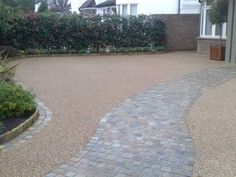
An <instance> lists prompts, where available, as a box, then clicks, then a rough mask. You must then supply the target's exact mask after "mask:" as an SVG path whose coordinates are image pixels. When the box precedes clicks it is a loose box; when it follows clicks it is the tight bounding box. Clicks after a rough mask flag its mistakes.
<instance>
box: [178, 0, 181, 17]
mask: <svg viewBox="0 0 236 177" xmlns="http://www.w3.org/2000/svg"><path fill="white" fill-rule="evenodd" d="M180 13H181V0H178V15H180Z"/></svg>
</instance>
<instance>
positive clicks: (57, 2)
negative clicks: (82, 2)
mask: <svg viewBox="0 0 236 177" xmlns="http://www.w3.org/2000/svg"><path fill="white" fill-rule="evenodd" d="M49 4H50V8H51V10H53V11H55V12H59V13H69V12H70V9H71V3H70V2H69V0H50V1H49Z"/></svg>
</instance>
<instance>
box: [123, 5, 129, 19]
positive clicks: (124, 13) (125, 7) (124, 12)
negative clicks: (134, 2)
mask: <svg viewBox="0 0 236 177" xmlns="http://www.w3.org/2000/svg"><path fill="white" fill-rule="evenodd" d="M127 15H128V6H127V4H124V5H122V16H127Z"/></svg>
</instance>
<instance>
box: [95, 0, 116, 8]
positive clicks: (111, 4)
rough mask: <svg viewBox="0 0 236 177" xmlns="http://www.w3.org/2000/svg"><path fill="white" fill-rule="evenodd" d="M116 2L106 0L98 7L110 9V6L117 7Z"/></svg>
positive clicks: (114, 0)
mask: <svg viewBox="0 0 236 177" xmlns="http://www.w3.org/2000/svg"><path fill="white" fill-rule="evenodd" d="M115 5H116V0H106V1H104V2H102V3H100V4H98V5H96V7H108V6H115Z"/></svg>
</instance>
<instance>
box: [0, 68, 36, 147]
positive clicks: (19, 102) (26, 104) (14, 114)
mask: <svg viewBox="0 0 236 177" xmlns="http://www.w3.org/2000/svg"><path fill="white" fill-rule="evenodd" d="M1 73H3V72H1ZM4 78H5V77H4ZM36 107H37V105H36V103H35V101H34V95H32V93H31V92H29V91H27V90H25V89H23V88H22V87H21V86H20V85H16V84H14V83H13V82H5V81H1V82H0V144H2V143H4V142H6V141H9V140H11V139H12V138H14V137H16V136H17V135H19V134H20V133H22V132H23V131H24V130H26V129H27V128H29V127H30V126H31V125H32V124H33V123H34V122H35V121H36V120H37V119H38V111H37V108H36Z"/></svg>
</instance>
